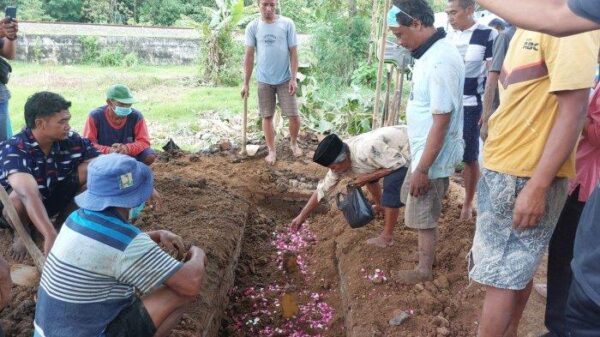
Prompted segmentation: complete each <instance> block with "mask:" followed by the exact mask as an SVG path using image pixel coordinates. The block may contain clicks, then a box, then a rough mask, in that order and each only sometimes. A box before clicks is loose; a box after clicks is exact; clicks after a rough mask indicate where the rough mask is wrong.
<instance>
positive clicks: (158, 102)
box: [8, 62, 257, 133]
mask: <svg viewBox="0 0 600 337" xmlns="http://www.w3.org/2000/svg"><path fill="white" fill-rule="evenodd" d="M11 65H12V67H13V72H12V74H11V79H10V82H9V84H8V88H9V90H10V92H11V95H12V98H11V100H10V103H9V104H10V105H9V110H10V116H11V121H12V124H13V130H14V132H15V133H16V132H18V130H20V129H21V128H22V127H23V126H24V124H25V121H24V118H23V107H24V106H25V101H26V100H27V97H29V96H31V95H32V94H34V93H35V92H38V91H43V90H47V91H53V92H56V93H59V94H61V95H63V96H64V97H65V98H66V99H67V100H70V101H71V102H72V103H73V105H72V107H71V110H70V111H71V114H72V116H73V117H72V122H71V126H72V128H73V129H74V130H76V131H81V130H82V129H83V124H84V123H85V119H86V117H87V114H88V112H89V111H90V110H92V109H94V108H96V107H98V106H101V105H103V104H105V92H106V89H107V88H108V87H109V86H110V85H112V84H114V83H124V84H126V85H127V86H129V88H130V89H131V90H132V91H133V93H134V96H135V97H136V99H138V100H139V103H137V104H135V105H134V107H135V108H137V109H139V110H141V111H142V113H143V114H144V117H145V118H146V120H147V121H148V122H153V123H160V124H161V125H163V126H166V127H167V128H169V129H176V128H182V127H186V126H187V127H189V126H191V125H194V123H195V121H196V120H197V117H198V116H199V115H203V114H207V113H218V114H220V115H222V116H224V117H227V116H230V115H232V114H239V113H241V112H242V109H243V104H242V100H241V98H240V95H239V92H240V88H239V87H200V86H197V84H196V82H197V74H198V68H197V66H194V65H191V66H149V65H140V66H135V67H131V68H126V67H99V66H93V65H89V66H88V65H69V66H65V65H56V66H55V65H40V64H28V63H21V62H11ZM241 76H242V74H240V78H241ZM251 90H252V92H251V95H250V98H249V101H248V107H249V110H250V111H254V110H256V109H257V102H256V89H255V88H252V89H251Z"/></svg>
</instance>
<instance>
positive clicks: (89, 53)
mask: <svg viewBox="0 0 600 337" xmlns="http://www.w3.org/2000/svg"><path fill="white" fill-rule="evenodd" d="M79 41H80V42H81V49H82V53H81V62H82V63H84V64H90V63H94V62H96V59H97V58H98V56H99V55H100V47H99V46H98V39H97V38H96V37H95V36H82V37H80V38H79Z"/></svg>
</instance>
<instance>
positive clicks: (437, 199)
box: [400, 169, 450, 229]
mask: <svg viewBox="0 0 600 337" xmlns="http://www.w3.org/2000/svg"><path fill="white" fill-rule="evenodd" d="M410 176H411V172H410V169H409V171H408V174H407V175H406V179H404V183H403V184H402V190H401V191H400V199H401V201H402V203H404V204H405V205H406V206H405V208H404V224H405V225H406V227H409V228H414V229H431V228H437V226H438V220H439V218H440V215H441V214H442V201H443V200H444V197H445V196H446V193H448V186H449V185H450V179H449V178H437V179H430V180H429V190H428V191H427V194H425V195H422V196H420V197H418V198H415V197H413V196H412V195H410Z"/></svg>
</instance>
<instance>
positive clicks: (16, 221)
mask: <svg viewBox="0 0 600 337" xmlns="http://www.w3.org/2000/svg"><path fill="white" fill-rule="evenodd" d="M0 201H2V205H4V209H5V210H6V213H7V214H8V217H9V218H10V220H11V222H12V225H13V226H14V228H15V232H17V235H18V236H19V238H20V239H21V240H22V241H23V244H24V245H25V248H26V249H27V252H28V253H29V255H30V256H31V258H32V259H33V263H35V266H36V267H37V268H38V270H39V271H40V273H41V272H42V269H43V268H44V261H45V258H44V254H42V252H41V251H40V249H39V248H38V247H37V246H36V245H35V242H33V240H32V239H31V235H29V233H28V232H27V231H26V230H25V227H24V226H23V223H22V222H21V218H19V214H18V213H17V210H16V209H15V206H13V204H12V202H11V201H10V199H9V198H8V193H6V190H5V189H4V187H2V186H0Z"/></svg>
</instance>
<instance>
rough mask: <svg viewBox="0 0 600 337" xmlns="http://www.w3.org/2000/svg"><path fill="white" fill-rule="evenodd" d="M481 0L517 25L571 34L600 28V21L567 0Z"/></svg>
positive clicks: (556, 34) (560, 33) (545, 31)
mask: <svg viewBox="0 0 600 337" xmlns="http://www.w3.org/2000/svg"><path fill="white" fill-rule="evenodd" d="M477 2H478V3H479V4H480V5H482V6H483V7H485V8H486V9H487V10H489V11H490V12H493V13H495V14H496V15H498V16H499V17H501V18H503V19H504V20H506V21H508V22H510V23H512V24H514V25H516V26H519V27H521V28H524V29H528V30H534V31H539V32H542V33H546V34H550V35H555V36H568V35H573V34H576V33H581V32H585V31H591V30H595V29H599V28H600V24H598V23H595V22H593V21H590V20H588V19H586V18H583V17H581V16H579V15H577V14H575V13H573V11H571V9H570V8H569V6H568V4H567V1H566V0H477ZM532 13H535V15H532Z"/></svg>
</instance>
